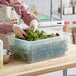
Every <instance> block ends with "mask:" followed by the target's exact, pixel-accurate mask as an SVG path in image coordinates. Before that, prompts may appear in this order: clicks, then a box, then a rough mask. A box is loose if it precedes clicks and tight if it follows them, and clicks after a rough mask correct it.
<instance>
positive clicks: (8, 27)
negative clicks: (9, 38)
mask: <svg viewBox="0 0 76 76" xmlns="http://www.w3.org/2000/svg"><path fill="white" fill-rule="evenodd" d="M12 28H13V25H12V24H3V23H0V33H1V34H7V33H9V32H13V30H12Z"/></svg>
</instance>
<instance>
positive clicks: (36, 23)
mask: <svg viewBox="0 0 76 76" xmlns="http://www.w3.org/2000/svg"><path fill="white" fill-rule="evenodd" d="M38 25H39V22H38V21H37V20H33V21H31V23H30V26H29V29H31V30H33V31H35V30H36V29H38Z"/></svg>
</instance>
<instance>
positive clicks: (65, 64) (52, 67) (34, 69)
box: [0, 45, 76, 76]
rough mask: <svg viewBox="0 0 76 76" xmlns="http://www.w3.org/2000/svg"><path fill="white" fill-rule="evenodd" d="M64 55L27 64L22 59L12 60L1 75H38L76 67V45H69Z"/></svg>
mask: <svg viewBox="0 0 76 76" xmlns="http://www.w3.org/2000/svg"><path fill="white" fill-rule="evenodd" d="M68 48H69V49H68V51H67V52H66V53H65V55H64V56H62V57H58V58H53V59H48V60H45V61H41V62H37V63H32V64H27V63H24V62H21V61H16V60H11V61H10V63H9V64H6V65H4V69H3V71H0V76H18V75H19V76H36V75H40V74H44V73H49V72H55V71H59V70H64V69H68V68H72V67H76V45H69V47H68Z"/></svg>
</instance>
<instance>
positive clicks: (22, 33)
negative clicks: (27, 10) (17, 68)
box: [13, 25, 28, 39]
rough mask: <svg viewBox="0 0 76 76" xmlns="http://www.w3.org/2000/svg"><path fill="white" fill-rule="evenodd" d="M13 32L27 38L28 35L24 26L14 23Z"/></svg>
mask: <svg viewBox="0 0 76 76" xmlns="http://www.w3.org/2000/svg"><path fill="white" fill-rule="evenodd" d="M13 32H14V33H15V34H16V35H17V36H18V37H20V38H22V39H25V37H24V35H25V36H28V35H27V34H26V33H25V32H24V31H23V29H22V28H20V27H19V26H18V25H14V26H13Z"/></svg>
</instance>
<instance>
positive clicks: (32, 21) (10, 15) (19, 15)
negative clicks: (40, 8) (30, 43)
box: [0, 0, 39, 39]
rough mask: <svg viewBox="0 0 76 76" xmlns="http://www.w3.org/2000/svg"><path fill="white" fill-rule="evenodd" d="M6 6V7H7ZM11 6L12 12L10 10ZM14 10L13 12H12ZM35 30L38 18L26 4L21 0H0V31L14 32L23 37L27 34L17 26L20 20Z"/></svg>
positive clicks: (5, 32)
mask: <svg viewBox="0 0 76 76" xmlns="http://www.w3.org/2000/svg"><path fill="white" fill-rule="evenodd" d="M7 7H8V8H7ZM10 7H11V8H12V7H13V8H12V12H11V11H10ZM14 9H15V10H14ZM13 10H14V12H13ZM21 19H23V21H24V23H25V24H26V25H28V26H29V28H32V29H33V30H35V29H36V28H37V27H38V25H39V20H38V19H37V18H36V17H35V16H34V15H33V14H32V13H31V11H30V9H29V8H28V7H27V5H25V4H24V2H23V1H21V0H0V33H1V34H8V33H10V32H14V33H15V34H16V35H17V36H19V37H20V38H23V39H24V36H23V34H24V35H26V36H28V35H27V34H26V33H25V32H24V31H23V29H22V28H20V27H19V24H20V20H21Z"/></svg>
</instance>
